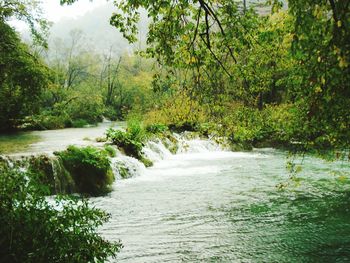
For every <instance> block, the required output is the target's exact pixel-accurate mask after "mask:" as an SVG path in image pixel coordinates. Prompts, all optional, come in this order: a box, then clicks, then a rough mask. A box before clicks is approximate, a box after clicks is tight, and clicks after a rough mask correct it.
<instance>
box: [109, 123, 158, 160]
mask: <svg viewBox="0 0 350 263" xmlns="http://www.w3.org/2000/svg"><path fill="white" fill-rule="evenodd" d="M147 137H148V134H147V132H146V130H145V128H144V127H143V126H142V123H141V121H140V120H139V119H138V118H131V119H130V120H128V126H127V129H126V130H125V131H123V130H115V129H112V128H110V129H108V130H107V138H108V139H109V140H111V141H112V143H113V144H115V145H117V146H118V147H120V148H122V149H123V151H124V152H125V154H126V155H129V156H132V157H134V158H136V159H138V160H140V161H141V162H142V163H143V164H144V165H145V166H146V167H150V166H152V165H153V163H152V161H151V160H148V159H147V158H145V157H144V156H143V153H142V148H143V146H144V143H145V141H146V140H147Z"/></svg>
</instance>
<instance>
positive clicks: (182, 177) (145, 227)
mask: <svg viewBox="0 0 350 263" xmlns="http://www.w3.org/2000/svg"><path fill="white" fill-rule="evenodd" d="M159 144H160V143H158V147H156V146H155V145H156V143H153V145H148V147H147V150H146V152H148V156H149V157H153V160H156V163H155V165H154V166H153V167H152V168H148V169H143V170H141V171H140V174H139V175H138V176H137V177H134V178H131V179H128V180H123V181H117V182H116V183H115V185H114V191H113V192H112V193H111V194H110V195H109V196H107V197H100V198H95V199H93V200H92V201H93V203H94V204H95V205H96V206H97V207H100V208H103V209H105V210H106V211H108V212H109V213H111V215H112V219H111V221H110V222H109V223H107V224H106V225H105V226H104V227H103V228H102V230H101V232H102V234H103V235H104V236H105V237H106V238H108V239H110V240H119V239H120V240H121V241H122V243H123V244H124V248H123V250H122V251H121V253H120V254H119V255H118V257H117V259H116V260H115V261H116V262H133V263H134V262H135V263H136V262H350V210H349V209H350V206H349V205H350V187H349V186H350V184H349V181H347V179H345V178H344V176H340V175H341V174H344V173H348V171H349V165H348V163H326V162H324V161H321V160H318V159H315V158H310V157H309V158H306V159H305V160H304V165H303V169H304V170H303V171H302V172H301V173H300V174H299V175H298V178H300V180H294V181H293V182H292V183H291V184H290V186H288V187H287V188H286V189H284V190H278V188H277V187H276V185H278V184H279V183H285V182H288V176H289V174H288V172H287V171H286V169H285V165H286V154H285V153H283V152H279V151H276V150H272V149H265V150H259V151H257V150H256V151H253V152H244V153H243V152H225V151H221V150H219V149H218V148H217V147H215V145H214V144H211V143H208V142H204V141H200V140H194V141H189V142H187V145H186V146H184V147H180V149H179V152H180V153H179V154H177V155H171V154H170V153H167V152H166V151H165V150H164V149H162V147H161V146H159ZM150 152H152V153H150ZM334 173H335V175H334ZM111 261H112V262H114V260H111Z"/></svg>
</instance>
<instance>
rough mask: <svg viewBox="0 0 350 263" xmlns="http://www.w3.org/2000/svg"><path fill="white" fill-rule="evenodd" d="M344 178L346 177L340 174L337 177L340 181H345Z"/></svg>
mask: <svg viewBox="0 0 350 263" xmlns="http://www.w3.org/2000/svg"><path fill="white" fill-rule="evenodd" d="M346 179H347V177H346V176H345V175H341V176H339V177H338V180H339V181H340V182H345V181H346Z"/></svg>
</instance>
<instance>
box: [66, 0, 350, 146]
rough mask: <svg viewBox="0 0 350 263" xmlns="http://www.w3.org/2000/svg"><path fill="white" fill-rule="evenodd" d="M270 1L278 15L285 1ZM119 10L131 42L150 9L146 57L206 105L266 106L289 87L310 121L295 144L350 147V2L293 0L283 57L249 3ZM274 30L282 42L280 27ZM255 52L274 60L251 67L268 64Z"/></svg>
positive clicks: (207, 1) (121, 6)
mask: <svg viewBox="0 0 350 263" xmlns="http://www.w3.org/2000/svg"><path fill="white" fill-rule="evenodd" d="M61 2H66V1H61ZM69 2H70V3H71V2H74V1H69ZM267 2H268V3H269V4H270V5H271V7H272V8H271V10H272V13H276V12H278V10H279V9H280V8H281V6H282V3H281V1H277V0H275V1H267ZM242 5H243V6H242ZM116 6H117V8H118V9H117V11H116V12H115V13H114V14H113V16H112V17H111V20H110V22H111V24H112V25H114V26H115V27H117V28H118V29H119V30H120V31H121V32H122V33H123V34H124V36H125V38H127V39H128V40H129V41H130V42H135V41H136V36H137V23H138V21H139V18H140V12H139V10H140V9H141V8H144V9H146V10H147V13H148V15H149V17H150V18H151V21H152V22H151V24H150V26H149V34H148V39H147V43H148V49H147V52H146V55H148V56H150V57H154V58H156V60H157V62H158V63H159V64H160V65H161V66H162V69H163V70H166V71H167V74H166V75H168V77H167V80H166V81H168V82H169V80H170V82H172V84H171V85H172V86H174V84H175V86H178V87H179V88H182V89H183V90H187V91H189V92H190V93H191V94H192V95H195V96H196V97H197V98H199V99H200V100H202V101H203V102H204V103H211V102H214V101H220V100H221V99H222V98H224V100H227V99H231V101H235V100H239V101H243V102H244V104H246V105H247V106H250V107H251V106H256V105H258V106H259V108H261V109H262V108H263V102H264V94H265V97H266V94H268V93H270V94H271V93H273V92H274V90H275V89H276V87H277V85H281V84H282V83H283V85H284V88H285V89H286V90H285V91H284V92H285V93H287V90H288V99H289V102H291V103H293V104H294V105H295V106H296V107H299V112H298V116H299V121H300V123H301V124H304V125H303V126H304V128H303V130H302V131H300V132H299V133H298V134H297V137H295V138H294V139H296V140H298V141H302V142H304V143H305V145H307V146H310V147H313V148H315V147H316V148H346V147H348V145H349V138H350V136H349V130H350V119H349V118H350V117H349V116H350V112H349V107H348V106H347V105H349V103H350V101H349V99H350V94H349V92H350V88H349V83H350V79H349V78H350V74H349V73H350V72H349V70H350V69H349V63H350V54H349V50H350V46H349V45H350V42H349V39H350V35H349V34H350V33H349V32H350V30H349V29H350V10H349V8H350V7H349V6H350V4H349V1H340V0H339V1H336V0H328V1H326V0H317V1H313V0H308V1H296V0H295V1H294V0H290V1H288V13H289V15H290V17H285V18H284V19H283V20H281V23H289V24H292V23H294V26H293V27H291V28H290V29H288V30H287V31H285V32H282V34H285V37H284V38H285V40H286V41H287V42H289V43H290V44H291V45H289V46H288V45H287V48H286V49H284V51H282V53H280V54H278V53H276V52H275V50H276V49H273V48H274V43H268V42H266V41H265V40H264V37H263V35H264V34H265V37H266V36H267V35H268V34H269V33H268V30H267V31H266V32H265V33H264V32H263V31H261V25H262V23H264V21H265V22H266V19H265V18H264V17H263V16H261V15H259V14H257V12H256V10H254V9H253V8H251V7H249V5H248V4H247V5H245V1H243V3H242V2H239V3H237V2H235V1H224V0H219V1H212V0H195V1H186V0H180V1H175V0H167V1H156V0H140V1H128V0H122V1H119V2H117V3H116ZM274 30H275V31H274V32H272V35H274V36H276V37H278V35H279V34H280V33H279V32H278V31H279V30H280V29H278V28H275V29H274ZM261 37H262V38H261ZM259 38H260V39H259ZM288 38H289V39H288ZM270 40H271V38H270ZM280 43H282V42H280ZM257 50H258V51H259V52H265V53H266V52H272V54H273V55H274V57H271V56H270V57H269V56H267V57H265V60H266V61H269V64H266V63H260V64H258V65H256V64H254V63H253V62H256V61H257V60H256V59H259V61H260V62H263V60H262V59H263V58H264V56H263V55H261V54H257V53H256V52H255V51H257ZM265 73H268V74H265ZM286 73H288V74H289V75H290V77H287V76H286ZM281 74H282V75H281ZM159 76H160V75H159ZM288 78H289V82H288ZM160 80H161V81H164V79H161V78H160ZM158 86H161V85H158ZM272 102H273V100H272Z"/></svg>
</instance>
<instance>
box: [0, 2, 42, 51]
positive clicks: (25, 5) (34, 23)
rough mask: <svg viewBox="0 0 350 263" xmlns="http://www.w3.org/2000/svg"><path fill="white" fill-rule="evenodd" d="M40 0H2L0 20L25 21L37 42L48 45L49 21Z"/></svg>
mask: <svg viewBox="0 0 350 263" xmlns="http://www.w3.org/2000/svg"><path fill="white" fill-rule="evenodd" d="M40 4H41V2H40V1H38V0H31V1H28V0H2V1H1V2H0V22H1V23H2V22H5V21H7V20H11V19H14V18H15V19H17V20H20V21H23V22H25V23H26V24H27V25H28V26H29V29H30V32H31V35H32V38H33V40H34V42H35V43H36V44H39V45H42V46H44V47H47V42H46V38H45V37H46V35H47V31H48V29H49V23H48V22H47V21H46V20H45V19H44V18H43V17H42V10H41V8H40Z"/></svg>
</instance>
